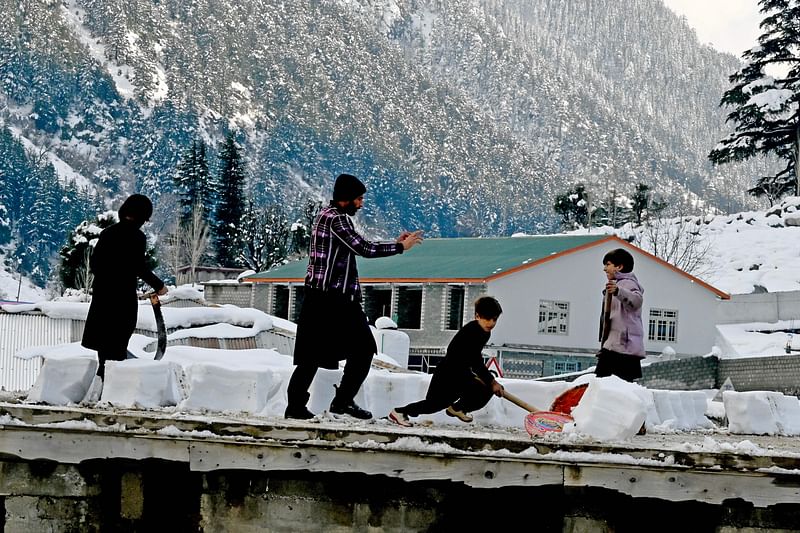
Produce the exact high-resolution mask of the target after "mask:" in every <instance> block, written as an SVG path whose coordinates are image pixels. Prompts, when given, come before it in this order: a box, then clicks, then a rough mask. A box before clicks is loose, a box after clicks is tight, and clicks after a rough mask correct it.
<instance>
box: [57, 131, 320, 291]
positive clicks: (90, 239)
mask: <svg viewBox="0 0 800 533" xmlns="http://www.w3.org/2000/svg"><path fill="white" fill-rule="evenodd" d="M217 152H218V155H217V161H216V162H215V163H216V164H215V165H210V164H209V156H208V148H207V146H206V143H205V142H204V141H202V140H197V139H195V140H194V141H192V143H191V146H189V147H188V148H186V149H185V150H184V151H183V153H182V154H181V157H180V161H179V163H178V165H177V167H176V169H175V173H174V178H173V181H174V190H173V191H172V192H168V193H165V194H162V195H160V196H159V198H158V203H157V206H156V212H157V213H158V214H159V215H160V216H159V218H160V220H158V221H157V223H158V225H159V227H158V228H151V229H155V233H156V238H157V239H158V242H159V246H158V253H157V252H156V250H155V249H150V250H149V251H148V261H149V262H150V266H151V267H155V265H156V264H157V263H158V264H160V265H161V270H162V272H164V274H165V277H167V278H172V277H174V278H177V277H178V271H179V270H187V271H188V277H189V279H190V280H192V281H196V279H197V278H196V270H197V268H198V267H200V266H212V267H226V268H241V269H243V270H244V269H250V270H254V271H256V272H259V271H263V270H267V269H269V268H270V267H272V266H275V265H278V264H281V263H283V262H285V261H287V260H288V259H290V258H299V257H302V256H304V255H305V254H306V253H307V252H306V250H307V248H308V243H309V228H310V226H311V222H312V221H313V218H314V216H315V215H316V213H317V211H318V210H319V208H320V207H321V203H320V202H319V201H317V200H314V199H311V198H305V199H304V200H303V201H302V202H300V203H301V207H300V212H299V213H296V216H295V217H294V218H290V211H289V209H287V206H286V205H284V204H281V203H272V204H266V205H260V204H259V203H258V202H257V201H256V200H254V197H256V196H258V195H256V194H255V191H253V190H251V188H250V187H249V186H248V179H247V164H246V161H245V158H244V156H243V153H242V149H241V147H240V146H239V144H238V143H237V141H236V139H235V134H234V133H229V134H228V135H227V136H226V137H225V139H224V140H223V141H222V142H221V143H220V145H219V147H218V150H217ZM212 168H216V171H214V170H212ZM290 220H293V222H290ZM116 221H117V218H116V214H115V213H114V212H104V213H100V214H98V215H96V216H95V217H93V219H92V220H86V221H83V222H81V223H80V224H79V225H78V226H76V227H75V228H74V230H73V231H72V234H71V235H70V239H69V241H68V243H67V244H66V245H65V246H64V247H63V248H62V249H61V251H60V255H61V265H60V281H61V283H62V285H63V287H64V288H65V289H84V290H85V289H88V288H89V287H90V286H91V273H90V271H89V263H88V261H89V257H90V254H91V250H92V247H93V245H94V242H95V239H96V238H97V237H98V236H99V234H100V231H102V230H103V229H105V228H106V227H108V226H110V225H111V224H113V223H115V222H116Z"/></svg>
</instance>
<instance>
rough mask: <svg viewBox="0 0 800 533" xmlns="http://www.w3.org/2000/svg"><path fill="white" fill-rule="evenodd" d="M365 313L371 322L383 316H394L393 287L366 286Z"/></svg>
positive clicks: (373, 322)
mask: <svg viewBox="0 0 800 533" xmlns="http://www.w3.org/2000/svg"><path fill="white" fill-rule="evenodd" d="M364 314H365V315H367V319H368V320H369V323H370V324H375V320H377V319H378V318H380V317H382V316H388V317H390V318H391V316H392V288H391V287H374V286H367V287H364Z"/></svg>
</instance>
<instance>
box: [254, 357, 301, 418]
mask: <svg viewBox="0 0 800 533" xmlns="http://www.w3.org/2000/svg"><path fill="white" fill-rule="evenodd" d="M269 370H270V372H271V373H272V376H271V381H270V383H269V384H267V391H266V394H267V396H266V398H265V406H264V409H262V410H261V411H260V412H259V413H258V415H259V416H281V417H282V416H283V414H284V413H285V412H286V406H287V405H288V401H287V399H286V387H288V385H289V379H290V378H291V377H292V372H293V371H294V367H292V366H287V367H277V366H275V367H270V369H269Z"/></svg>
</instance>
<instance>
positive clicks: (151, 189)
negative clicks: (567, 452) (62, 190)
mask: <svg viewBox="0 0 800 533" xmlns="http://www.w3.org/2000/svg"><path fill="white" fill-rule="evenodd" d="M0 9H2V10H3V12H4V13H8V14H10V15H11V16H7V17H3V20H2V21H0V30H2V31H1V32H0V58H2V62H0V123H2V124H3V125H5V126H13V127H14V128H15V131H17V132H19V133H20V134H21V135H22V136H24V137H25V138H26V139H27V140H29V141H30V142H31V143H33V144H34V145H35V146H38V147H40V148H47V150H49V151H50V152H52V153H53V154H54V155H57V156H58V157H59V158H60V160H61V161H64V162H65V163H66V164H67V165H69V166H70V168H71V170H72V171H75V172H77V173H78V174H79V175H80V176H82V177H83V178H85V179H86V180H89V181H90V182H92V183H93V184H95V185H96V186H97V187H99V188H101V189H102V191H103V193H104V194H106V195H115V194H122V193H124V192H130V191H131V190H133V189H138V190H141V191H143V192H145V193H146V194H149V195H151V196H154V197H156V198H157V199H162V198H163V201H164V202H167V201H168V196H169V195H168V194H167V193H168V192H169V191H171V190H172V189H173V183H172V176H173V174H174V169H175V167H176V165H177V163H178V159H179V157H180V155H181V152H182V151H183V150H184V149H186V148H187V147H188V146H189V145H190V143H191V141H192V139H193V138H198V139H203V140H206V141H208V142H210V143H211V146H212V147H213V146H215V144H216V142H217V141H218V140H219V139H220V136H221V134H222V132H223V131H224V130H226V129H229V128H234V129H236V130H237V131H238V132H239V140H240V141H241V143H242V144H243V145H244V148H245V153H246V155H247V158H248V166H249V168H248V170H249V174H250V178H251V184H252V194H253V197H254V198H256V199H257V200H258V201H260V202H262V203H267V202H271V201H287V199H292V198H294V197H295V196H296V195H297V194H311V195H317V196H320V197H322V196H325V195H326V193H327V189H328V188H329V185H330V179H331V176H332V175H333V174H334V173H336V172H338V171H341V170H344V169H347V170H350V171H352V172H353V173H355V174H358V175H361V176H364V177H365V179H366V181H367V183H368V185H369V187H370V190H371V191H372V192H373V193H374V194H373V195H372V198H371V200H372V202H373V204H372V209H371V210H370V211H369V212H368V213H366V214H367V215H368V216H367V219H368V221H369V223H370V224H372V225H373V226H375V227H390V226H391V227H395V226H403V227H424V228H426V229H428V231H429V234H433V235H442V236H457V235H504V234H505V235H508V234H510V233H512V232H514V231H527V232H541V231H547V230H548V229H552V223H553V222H554V217H553V214H552V202H553V198H554V195H555V194H556V193H558V192H563V191H564V190H566V189H567V187H569V186H570V185H572V184H574V183H576V182H578V181H583V182H587V183H589V184H590V185H591V186H592V187H595V188H598V189H606V190H607V189H610V188H612V187H613V188H614V189H616V191H618V192H620V193H621V194H625V193H626V192H627V193H628V194H630V192H631V191H630V190H631V189H632V187H633V185H634V184H635V183H637V182H644V183H647V184H649V185H651V187H652V188H653V189H654V190H656V191H657V192H659V193H661V194H662V195H664V196H665V197H667V198H668V199H669V200H671V201H673V202H679V201H694V202H696V201H697V200H698V199H700V200H701V201H702V202H704V205H705V206H706V207H707V208H713V207H718V208H722V209H724V210H728V208H730V207H733V208H741V207H744V206H747V205H748V202H749V201H750V199H748V198H747V197H746V195H745V193H744V190H745V189H746V187H747V186H749V185H750V184H751V181H752V178H753V176H756V175H759V174H760V171H759V170H757V169H756V168H755V166H754V165H755V164H747V165H739V166H731V167H726V168H723V169H713V168H711V167H710V165H709V163H708V162H707V159H706V156H707V153H708V152H709V151H710V149H711V148H712V147H713V146H714V144H715V143H716V142H717V141H718V140H719V139H720V138H721V137H722V136H723V135H724V133H725V132H726V131H727V130H726V128H725V126H724V111H723V110H720V109H718V102H719V99H720V97H721V95H722V93H723V92H724V90H725V89H726V88H727V85H728V81H727V77H728V76H729V75H730V74H732V73H733V72H734V71H735V70H737V69H738V68H739V66H740V65H739V63H738V61H737V60H736V58H734V57H731V56H729V55H725V54H720V53H717V52H715V51H714V50H712V49H711V48H710V47H708V46H706V45H701V44H700V43H699V42H698V40H697V38H696V35H695V34H694V32H693V31H692V30H691V29H690V28H689V27H688V26H687V25H686V23H685V21H683V20H682V19H680V18H678V17H677V16H676V15H675V14H674V13H672V11H670V10H669V9H667V8H666V7H665V6H664V5H663V4H662V3H661V2H660V0H613V1H612V0H575V1H572V2H570V3H569V4H568V7H567V5H566V4H564V3H563V2H562V1H561V0H537V1H535V2H529V1H525V2H519V1H507V0H503V1H499V0H384V1H380V2H372V1H344V0H328V1H323V2H318V1H311V0H296V1H293V2H283V1H279V0H215V1H214V2H207V1H200V2H190V3H187V2H183V1H180V0H164V1H159V2H155V1H153V0H131V1H128V2H117V1H115V0H63V1H52V0H32V1H30V2H23V3H20V2H16V1H12V0H0ZM165 212H169V209H165Z"/></svg>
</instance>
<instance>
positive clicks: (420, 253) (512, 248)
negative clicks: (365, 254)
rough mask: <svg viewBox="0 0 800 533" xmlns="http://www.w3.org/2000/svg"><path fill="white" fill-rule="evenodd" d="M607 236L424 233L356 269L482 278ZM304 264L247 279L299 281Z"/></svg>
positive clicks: (373, 273)
mask: <svg viewBox="0 0 800 533" xmlns="http://www.w3.org/2000/svg"><path fill="white" fill-rule="evenodd" d="M609 239H611V237H610V236H609V235H540V236H531V237H496V238H458V239H426V240H425V242H423V243H422V244H421V245H419V246H416V247H414V248H412V249H411V250H409V251H407V252H405V253H404V254H402V256H396V255H395V256H392V257H381V258H376V259H370V260H368V261H359V263H358V272H359V276H360V278H361V280H362V281H367V282H368V281H371V280H372V281H379V280H381V281H382V280H398V279H402V280H409V281H412V280H415V279H418V280H438V281H447V280H476V281H477V280H486V279H489V278H493V277H497V276H501V275H503V274H505V273H508V272H511V271H514V270H517V269H519V268H525V267H526V266H531V265H532V264H534V263H536V262H538V261H543V260H547V259H549V258H552V257H553V256H557V255H560V254H563V253H565V252H569V251H573V250H577V249H580V248H583V247H586V246H591V245H594V244H596V243H599V242H601V241H605V240H609ZM307 266H308V261H306V260H301V261H295V262H293V263H289V264H288V265H283V266H280V267H278V268H274V269H272V270H270V271H267V272H261V273H259V274H254V275H252V276H248V277H247V278H246V279H245V281H254V282H258V281H276V280H283V281H302V280H303V279H304V278H305V275H306V267H307Z"/></svg>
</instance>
